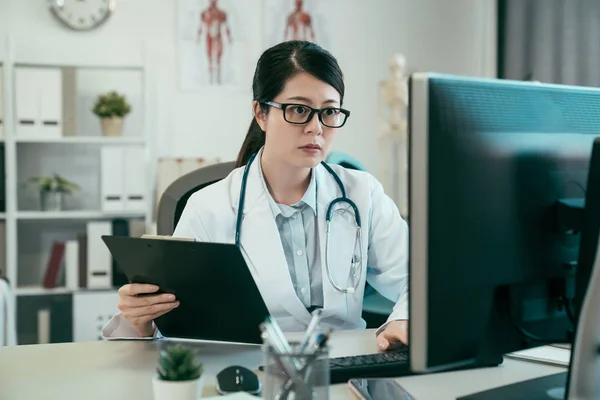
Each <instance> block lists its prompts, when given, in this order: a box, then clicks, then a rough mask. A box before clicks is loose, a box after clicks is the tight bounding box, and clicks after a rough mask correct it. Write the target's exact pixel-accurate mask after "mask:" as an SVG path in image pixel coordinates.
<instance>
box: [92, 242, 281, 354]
mask: <svg viewBox="0 0 600 400" xmlns="http://www.w3.org/2000/svg"><path fill="white" fill-rule="evenodd" d="M102 240H103V241H104V243H105V244H106V246H107V247H108V249H109V251H110V252H111V254H112V255H113V257H114V259H115V261H116V263H117V265H118V267H119V268H121V269H122V271H123V272H124V273H125V275H126V276H127V279H128V280H129V282H131V283H149V284H153V285H157V286H158V287H159V288H160V289H159V293H173V294H174V295H175V296H176V298H177V300H179V302H180V304H179V307H177V308H175V309H173V310H171V311H169V312H168V313H166V314H164V315H162V316H160V317H158V318H157V319H156V320H154V323H155V324H156V326H157V327H158V329H159V330H160V332H161V334H162V335H163V336H165V337H171V338H184V339H203V340H217V341H225V342H237V343H254V344H260V343H262V339H261V332H260V328H259V325H260V324H261V323H262V322H264V321H265V318H266V317H267V316H268V315H269V312H268V309H267V306H266V305H265V303H264V300H263V298H262V296H261V294H260V292H259V290H258V287H257V286H256V283H255V282H254V278H253V277H252V274H251V273H250V270H249V269H248V266H247V264H246V261H245V259H244V257H243V256H242V253H241V251H240V249H239V248H238V247H237V246H235V245H233V244H223V243H207V242H195V241H183V240H173V239H160V238H144V237H142V238H136V237H127V236H102Z"/></svg>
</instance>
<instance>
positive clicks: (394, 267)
mask: <svg viewBox="0 0 600 400" xmlns="http://www.w3.org/2000/svg"><path fill="white" fill-rule="evenodd" d="M252 89H253V93H254V102H253V111H254V118H253V119H252V123H251V125H250V129H249V131H248V133H247V135H246V139H245V140H244V143H243V145H242V148H241V150H240V152H239V156H238V159H237V166H238V168H236V169H235V170H234V171H233V172H232V173H231V174H230V175H229V176H228V177H226V178H225V179H223V180H222V181H220V182H217V183H215V184H212V185H210V186H208V187H206V188H204V189H202V190H200V191H198V192H196V193H195V194H193V195H192V196H191V197H190V199H189V201H188V203H187V205H186V207H185V209H184V211H183V214H182V215H181V219H180V220H179V223H178V225H177V227H176V229H175V232H174V234H173V236H176V237H188V238H189V237H192V238H195V239H196V240H198V241H209V242H226V243H237V244H238V245H239V246H240V247H241V250H242V254H244V257H245V259H246V262H247V264H248V267H249V268H250V271H251V272H252V275H253V277H254V279H255V281H256V283H257V285H258V288H259V290H260V292H261V294H262V296H263V298H264V301H265V303H266V305H267V307H268V309H269V312H270V314H271V315H272V316H273V317H275V318H276V319H277V321H278V323H279V325H280V326H281V327H282V329H283V330H284V331H285V330H287V331H294V330H303V329H305V328H306V326H307V324H308V322H309V321H310V318H311V314H310V312H311V311H312V310H313V309H315V308H322V323H323V324H324V325H325V326H329V327H332V328H334V329H360V328H364V327H365V322H364V321H363V320H362V319H361V312H362V300H363V295H364V288H365V282H369V283H370V284H371V285H372V286H373V287H374V288H375V289H376V290H378V291H379V292H380V293H381V294H383V295H384V296H385V297H387V298H389V299H391V300H392V301H394V302H396V305H395V307H394V309H393V312H392V313H391V315H390V316H389V319H388V322H387V323H386V324H385V325H384V326H382V327H380V328H379V329H378V330H377V332H376V340H377V344H378V346H379V347H380V348H381V349H383V350H385V349H388V348H391V347H393V346H394V345H396V344H398V343H400V342H403V343H407V340H408V335H407V325H408V324H407V319H408V271H407V259H408V228H407V224H406V223H405V221H404V220H403V219H402V218H401V217H400V214H399V212H398V209H397V207H396V205H395V204H394V203H393V202H392V200H391V199H390V198H389V197H387V196H386V195H385V194H384V192H383V188H382V186H381V184H380V183H379V182H378V181H377V180H376V179H375V178H374V177H373V176H371V175H370V174H368V173H366V172H362V171H356V170H348V169H345V168H342V167H340V166H337V165H331V166H328V165H324V164H322V163H321V162H322V161H323V160H324V158H325V157H326V155H327V153H328V151H329V149H330V147H331V143H332V141H333V139H334V137H335V136H336V134H337V133H338V130H339V128H341V127H342V126H343V125H344V123H345V122H346V121H347V119H348V117H349V115H350V112H348V111H346V110H345V109H343V108H342V106H343V100H344V89H345V87H344V81H343V75H342V71H341V70H340V67H339V66H338V63H337V61H336V59H335V58H334V57H333V56H332V55H331V54H330V53H328V52H327V51H325V50H323V49H322V48H320V47H319V46H317V45H315V44H313V43H309V42H302V41H289V42H284V43H281V44H278V45H276V46H274V47H272V48H270V49H268V50H266V51H265V52H264V54H263V55H262V56H261V57H260V59H259V61H258V65H257V66H256V71H255V74H254V81H253V85H252ZM365 134H368V133H365ZM338 179H339V181H338ZM340 198H341V200H340ZM328 221H329V222H328ZM359 226H360V229H357V227H359ZM157 289H158V288H157V287H153V286H149V285H142V284H130V285H125V286H123V287H122V288H120V290H119V295H120V301H119V305H118V307H119V309H120V310H121V313H119V314H117V315H116V316H115V317H114V318H113V319H112V320H111V321H110V322H109V323H108V324H107V326H106V327H105V328H104V332H103V333H104V336H105V337H106V338H111V337H127V336H152V335H154V334H155V333H156V328H155V326H154V324H153V320H154V319H155V318H157V317H159V316H160V315H163V314H165V313H167V312H169V311H170V310H172V309H173V308H175V307H177V306H178V305H179V303H178V301H177V299H175V298H174V297H173V296H172V295H168V294H160V295H153V296H144V297H138V296H137V295H139V294H142V293H146V294H147V293H151V292H154V291H156V290H157ZM232 318H235V316H232Z"/></svg>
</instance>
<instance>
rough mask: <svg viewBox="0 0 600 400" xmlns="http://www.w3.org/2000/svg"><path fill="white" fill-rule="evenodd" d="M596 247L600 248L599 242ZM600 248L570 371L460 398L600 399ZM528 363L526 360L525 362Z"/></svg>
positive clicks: (579, 324)
mask: <svg viewBox="0 0 600 400" xmlns="http://www.w3.org/2000/svg"><path fill="white" fill-rule="evenodd" d="M599 240H600V238H599ZM596 249H599V250H600V243H598V245H597V247H596ZM598 308H600V251H596V258H595V260H594V265H593V268H592V274H591V276H590V279H589V282H588V285H587V290H586V292H585V297H584V300H583V306H582V308H581V313H580V315H579V321H578V323H577V329H576V333H575V341H574V343H573V346H572V347H571V361H570V363H569V370H568V371H566V372H560V373H558V374H553V375H548V376H544V377H542V378H536V379H531V380H527V381H523V382H518V383H514V384H511V385H506V386H501V387H499V388H496V389H492V390H487V391H485V392H479V393H474V394H471V395H467V396H463V397H459V398H458V400H492V399H503V400H516V399H528V400H538V399H539V400H549V399H561V400H562V399H565V398H568V399H570V400H584V399H600V379H598V377H599V376H600V354H599V353H600V348H599V346H598V343H600V313H599V312H597V310H598ZM523 362H527V361H523Z"/></svg>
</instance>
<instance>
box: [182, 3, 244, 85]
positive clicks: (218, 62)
mask: <svg viewBox="0 0 600 400" xmlns="http://www.w3.org/2000/svg"><path fill="white" fill-rule="evenodd" d="M249 3H252V2H248V1H239V0H178V4H177V6H178V7H177V41H178V43H177V44H178V53H179V54H178V56H179V68H178V69H179V81H180V88H181V90H183V91H202V90H205V89H207V88H208V87H214V88H219V87H229V88H239V87H240V85H243V84H244V82H242V79H243V76H244V72H245V71H244V70H243V68H244V66H245V65H246V62H245V61H246V60H245V55H246V51H245V47H246V45H247V44H246V43H245V42H244V40H245V38H246V37H247V32H246V29H247V27H246V26H245V24H244V15H251V14H252V12H251V11H252V4H249Z"/></svg>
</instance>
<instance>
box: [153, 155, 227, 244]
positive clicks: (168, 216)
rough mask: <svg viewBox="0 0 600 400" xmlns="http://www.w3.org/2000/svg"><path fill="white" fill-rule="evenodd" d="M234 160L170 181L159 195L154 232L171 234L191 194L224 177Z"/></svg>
mask: <svg viewBox="0 0 600 400" xmlns="http://www.w3.org/2000/svg"><path fill="white" fill-rule="evenodd" d="M234 167H235V162H234V161H228V162H223V163H219V164H211V165H207V166H206V167H202V168H199V169H197V170H195V171H192V172H189V173H187V174H185V175H183V176H181V177H179V178H177V179H176V180H175V181H174V182H173V183H171V184H170V185H169V186H168V187H167V189H166V190H165V191H164V193H163V194H162V196H161V197H160V201H159V203H158V212H157V217H156V233H157V234H159V235H169V236H170V235H172V234H173V232H174V231H175V227H176V226H177V222H179V218H180V217H181V214H182V213H183V209H184V208H185V205H186V203H187V201H188V199H189V198H190V196H191V195H192V194H194V193H195V192H197V191H198V190H200V189H202V188H204V187H206V186H208V185H211V184H213V183H215V182H218V181H220V180H221V179H223V178H225V177H226V176H227V175H229V173H230V172H231V171H233V170H234Z"/></svg>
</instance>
